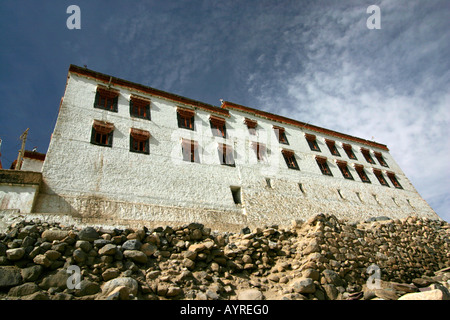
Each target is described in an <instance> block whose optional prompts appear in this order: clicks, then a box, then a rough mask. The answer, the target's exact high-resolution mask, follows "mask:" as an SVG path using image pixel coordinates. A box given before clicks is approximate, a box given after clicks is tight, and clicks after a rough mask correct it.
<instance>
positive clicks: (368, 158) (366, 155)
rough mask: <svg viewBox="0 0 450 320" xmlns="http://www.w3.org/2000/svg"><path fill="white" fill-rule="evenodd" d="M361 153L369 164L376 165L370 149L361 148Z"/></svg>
mask: <svg viewBox="0 0 450 320" xmlns="http://www.w3.org/2000/svg"><path fill="white" fill-rule="evenodd" d="M361 153H362V154H363V156H364V158H365V159H366V161H367V162H368V163H371V164H375V161H374V160H373V158H372V156H371V155H370V151H369V150H368V149H364V148H361Z"/></svg>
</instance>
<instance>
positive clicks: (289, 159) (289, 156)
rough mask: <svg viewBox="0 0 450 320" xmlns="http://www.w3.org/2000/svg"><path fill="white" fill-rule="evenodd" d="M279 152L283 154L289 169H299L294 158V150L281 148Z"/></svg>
mask: <svg viewBox="0 0 450 320" xmlns="http://www.w3.org/2000/svg"><path fill="white" fill-rule="evenodd" d="M281 153H282V154H283V157H284V160H285V161H286V165H287V166H288V168H289V169H295V170H300V168H299V167H298V164H297V160H296V159H295V153H294V151H292V150H286V149H283V150H281Z"/></svg>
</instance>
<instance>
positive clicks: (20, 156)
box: [14, 128, 30, 170]
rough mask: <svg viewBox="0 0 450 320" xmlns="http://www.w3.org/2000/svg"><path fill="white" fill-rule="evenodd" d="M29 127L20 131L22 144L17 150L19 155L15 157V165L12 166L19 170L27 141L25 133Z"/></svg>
mask: <svg viewBox="0 0 450 320" xmlns="http://www.w3.org/2000/svg"><path fill="white" fill-rule="evenodd" d="M29 129H30V128H27V130H25V131H24V133H22V135H21V136H20V139H22V146H21V148H20V150H19V156H18V157H17V163H16V167H15V168H14V169H15V170H20V168H21V167H22V159H23V154H24V152H25V142H26V141H27V135H28V130H29Z"/></svg>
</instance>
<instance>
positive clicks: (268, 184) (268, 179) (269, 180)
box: [265, 178, 272, 189]
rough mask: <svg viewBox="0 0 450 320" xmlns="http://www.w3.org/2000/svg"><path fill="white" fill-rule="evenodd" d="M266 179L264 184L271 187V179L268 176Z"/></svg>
mask: <svg viewBox="0 0 450 320" xmlns="http://www.w3.org/2000/svg"><path fill="white" fill-rule="evenodd" d="M265 179H266V186H267V188H269V189H272V179H270V178H265Z"/></svg>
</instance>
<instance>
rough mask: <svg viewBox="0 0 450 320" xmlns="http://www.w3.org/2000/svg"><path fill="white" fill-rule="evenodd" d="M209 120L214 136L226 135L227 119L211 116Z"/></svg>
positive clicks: (223, 136)
mask: <svg viewBox="0 0 450 320" xmlns="http://www.w3.org/2000/svg"><path fill="white" fill-rule="evenodd" d="M209 122H210V124H211V130H212V133H213V135H214V136H216V137H222V138H225V137H226V133H227V132H226V127H225V119H222V118H218V117H214V116H211V117H210V118H209Z"/></svg>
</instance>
